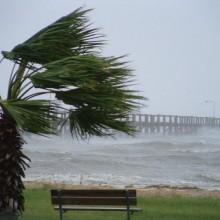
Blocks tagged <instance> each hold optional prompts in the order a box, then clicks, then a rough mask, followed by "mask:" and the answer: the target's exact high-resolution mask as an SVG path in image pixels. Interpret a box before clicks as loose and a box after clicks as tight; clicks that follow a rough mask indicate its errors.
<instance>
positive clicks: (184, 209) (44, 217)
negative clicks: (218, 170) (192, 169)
mask: <svg viewBox="0 0 220 220" xmlns="http://www.w3.org/2000/svg"><path fill="white" fill-rule="evenodd" d="M25 199H26V205H25V207H26V209H25V212H24V214H23V216H22V217H20V218H19V220H30V219H31V220H55V219H57V220H58V219H59V215H58V212H57V211H54V210H53V207H52V205H51V202H50V187H49V188H48V186H47V187H46V186H45V188H32V189H30V188H29V189H26V190H25ZM138 207H141V208H142V209H143V212H142V213H136V214H134V215H133V216H132V220H146V219H148V220H219V219H220V212H219V210H220V198H219V197H218V198H216V197H210V196H203V197H198V196H196V197H190V196H188V197H186V196H180V195H179V196H178V195H172V196H161V195H157V196H156V195H149V196H144V197H138ZM64 219H65V220H71V219H78V220H85V219H86V220H103V219H105V220H113V219H114V220H115V219H126V215H125V213H116V212H108V213H107V214H106V212H67V213H65V218H64Z"/></svg>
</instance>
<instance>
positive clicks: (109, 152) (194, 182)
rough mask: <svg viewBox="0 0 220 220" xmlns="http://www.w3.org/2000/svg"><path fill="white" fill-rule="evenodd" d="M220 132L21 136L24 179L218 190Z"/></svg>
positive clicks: (219, 187) (219, 182)
mask: <svg viewBox="0 0 220 220" xmlns="http://www.w3.org/2000/svg"><path fill="white" fill-rule="evenodd" d="M219 134H220V132H219V131H209V132H204V131H203V132H202V133H200V134H198V135H191V136H189V135H188V136H162V135H154V136H144V135H140V136H139V137H138V138H131V137H122V138H118V139H112V138H91V139H90V140H89V141H86V142H83V141H76V140H72V138H71V137H68V136H64V137H55V136H54V137H51V138H44V137H39V136H33V135H31V136H30V135H27V136H26V137H25V140H26V141H27V143H28V144H27V145H26V146H25V148H24V151H25V153H26V154H27V155H28V156H29V157H30V158H31V159H32V163H31V164H30V165H31V168H30V169H28V170H27V171H26V180H37V181H50V182H64V183H73V184H79V182H80V179H81V178H82V177H83V183H84V184H110V185H124V186H127V185H145V186H149V185H171V186H184V187H185V186H189V187H199V188H205V189H220V180H219V178H220V177H219V173H220V161H219V158H220V138H219V137H220V135H219Z"/></svg>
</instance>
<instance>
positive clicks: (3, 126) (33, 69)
mask: <svg viewBox="0 0 220 220" xmlns="http://www.w3.org/2000/svg"><path fill="white" fill-rule="evenodd" d="M89 11H90V10H84V9H82V8H79V9H77V10H75V11H74V12H72V13H70V14H69V15H67V16H65V17H62V18H60V19H59V20H57V21H56V22H54V23H53V24H51V25H49V26H47V27H46V28H44V29H42V30H41V31H39V32H38V33H36V34H35V35H34V36H32V37H31V38H30V39H28V40H27V41H25V42H24V43H22V44H19V45H17V46H16V47H14V48H13V49H12V50H11V51H10V52H6V51H3V52H2V54H3V57H4V58H6V59H9V60H11V61H12V62H13V63H14V66H13V68H12V71H11V76H10V79H9V84H8V92H7V97H6V98H3V97H1V96H0V107H1V108H0V109H1V111H0V112H1V114H0V213H1V212H2V213H3V212H11V213H15V214H16V215H17V214H20V213H22V212H23V210H24V197H23V189H24V185H23V182H22V178H23V177H25V173H24V171H25V169H26V168H27V166H28V160H29V159H28V158H27V157H26V156H25V155H24V154H23V152H22V146H23V144H24V140H23V138H22V132H24V131H27V132H31V133H34V134H39V135H49V134H57V125H58V124H64V123H69V127H70V131H71V133H72V135H73V137H79V138H87V137H89V136H92V135H96V136H103V135H110V134H111V131H112V130H116V131H121V132H125V133H127V134H132V133H133V132H134V129H133V128H132V127H131V126H130V125H129V124H128V123H127V122H126V120H123V119H126V118H127V117H128V114H129V113H130V112H133V111H134V110H135V109H136V108H138V107H139V104H138V103H139V100H140V99H143V98H142V97H141V96H137V95H135V94H137V93H136V91H134V90H131V89H129V87H128V86H129V85H130V83H131V82H132V81H133V75H132V71H131V70H130V69H129V68H128V67H127V63H126V62H123V61H122V57H103V56H101V55H100V48H101V46H102V45H103V40H102V35H100V34H98V33H97V29H94V28H91V26H90V25H89V23H88V19H87V13H88V12H89ZM51 94H52V95H51ZM50 97H54V100H53V101H52V100H51V98H50ZM61 111H62V112H64V113H66V115H68V117H67V119H65V120H64V119H63V118H62V117H60V116H59V114H58V113H60V112H61Z"/></svg>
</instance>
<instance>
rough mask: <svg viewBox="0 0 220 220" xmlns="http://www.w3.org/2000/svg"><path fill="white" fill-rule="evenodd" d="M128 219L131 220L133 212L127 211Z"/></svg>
mask: <svg viewBox="0 0 220 220" xmlns="http://www.w3.org/2000/svg"><path fill="white" fill-rule="evenodd" d="M127 217H128V218H127V219H128V220H130V219H131V212H130V210H127Z"/></svg>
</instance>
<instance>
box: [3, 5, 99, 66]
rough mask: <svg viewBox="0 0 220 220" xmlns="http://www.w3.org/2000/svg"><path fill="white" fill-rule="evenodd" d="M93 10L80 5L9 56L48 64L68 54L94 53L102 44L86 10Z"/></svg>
mask: <svg viewBox="0 0 220 220" xmlns="http://www.w3.org/2000/svg"><path fill="white" fill-rule="evenodd" d="M89 11H90V10H82V8H79V9H77V10H75V11H74V12H72V13H70V14H69V15H67V16H64V17H62V18H60V19H59V20H57V21H56V22H54V23H53V24H51V25H49V26H48V27H46V28H44V29H42V30H41V31H39V32H38V33H36V34H35V35H34V36H33V37H31V38H30V39H28V40H27V41H25V42H24V43H22V44H19V45H17V46H16V47H15V48H14V49H13V50H12V51H11V52H3V55H4V56H5V57H6V58H9V59H12V60H14V61H16V62H17V63H21V60H27V61H28V62H33V63H39V64H46V63H49V62H51V61H55V60H59V59H61V58H64V57H69V56H73V55H75V56H77V55H80V54H87V53H92V52H94V51H95V49H97V46H100V45H102V43H103V42H102V41H101V40H100V39H99V38H100V37H101V35H98V34H97V33H96V32H97V29H94V28H90V25H89V24H88V19H87V16H86V14H87V13H88V12H89Z"/></svg>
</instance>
